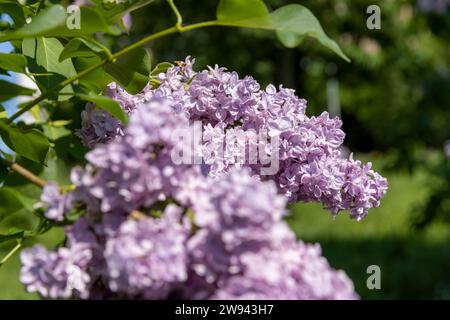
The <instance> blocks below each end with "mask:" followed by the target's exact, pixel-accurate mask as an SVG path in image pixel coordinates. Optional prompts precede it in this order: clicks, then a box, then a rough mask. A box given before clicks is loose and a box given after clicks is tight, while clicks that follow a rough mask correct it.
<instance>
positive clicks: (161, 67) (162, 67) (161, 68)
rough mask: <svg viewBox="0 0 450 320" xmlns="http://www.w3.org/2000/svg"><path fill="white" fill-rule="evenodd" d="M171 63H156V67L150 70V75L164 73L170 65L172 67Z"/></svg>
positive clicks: (155, 75)
mask: <svg viewBox="0 0 450 320" xmlns="http://www.w3.org/2000/svg"><path fill="white" fill-rule="evenodd" d="M172 66H173V64H171V63H169V62H161V63H158V64H157V65H156V67H155V68H154V69H153V70H152V72H151V73H150V75H151V76H152V77H157V76H158V75H159V74H160V73H164V72H166V71H167V69H169V68H170V67H172Z"/></svg>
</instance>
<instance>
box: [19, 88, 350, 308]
mask: <svg viewBox="0 0 450 320" xmlns="http://www.w3.org/2000/svg"><path fill="white" fill-rule="evenodd" d="M185 124H188V119H187V117H186V116H185V114H184V113H175V114H174V113H173V112H172V108H171V105H170V102H168V101H167V99H162V98H161V97H153V98H151V99H150V100H149V101H148V102H147V103H146V104H144V105H141V106H140V107H139V108H138V109H137V110H136V112H134V113H133V114H132V116H131V119H130V124H129V127H128V128H127V129H126V130H125V133H124V136H121V137H118V138H116V139H114V140H113V141H110V142H109V143H108V144H105V145H97V146H96V147H95V148H94V149H93V150H92V151H91V152H90V153H88V155H87V160H88V165H87V166H86V168H84V169H83V168H76V169H74V170H73V172H72V182H73V183H74V185H75V187H76V188H75V190H74V191H73V192H71V193H70V194H71V196H72V197H73V198H72V199H73V202H74V204H76V205H77V206H79V207H83V208H86V214H85V215H84V216H83V217H82V218H80V219H78V220H77V221H76V222H75V223H74V224H73V225H71V226H70V227H67V229H66V233H67V235H68V243H67V245H66V246H65V247H61V248H58V249H56V250H53V251H47V250H46V249H44V248H43V247H40V246H36V247H33V248H31V249H27V250H25V251H23V253H22V270H21V280H22V282H23V283H24V284H25V286H26V288H27V290H28V291H34V292H38V293H39V294H40V295H42V296H43V297H50V298H69V297H70V298H83V299H84V298H102V299H104V298H113V299H117V298H132V299H139V298H143V299H166V298H178V299H180V298H183V299H200V298H202V299H217V298H226V299H228V298H270V299H338V298H339V299H353V298H356V297H357V296H356V294H355V292H354V289H353V285H352V282H351V280H350V279H349V278H348V277H347V276H346V275H345V274H344V273H342V272H340V271H335V270H333V269H331V267H330V266H329V265H328V263H327V262H326V260H325V258H323V257H322V256H321V253H320V249H319V248H318V247H317V246H310V245H305V244H303V243H302V242H298V241H297V240H296V239H295V235H294V233H293V232H292V231H291V230H290V228H289V226H288V225H287V224H286V223H285V222H284V221H283V217H284V216H285V215H286V209H285V205H286V202H287V198H286V197H284V196H283V195H280V194H279V193H278V189H277V186H276V184H275V182H274V181H260V180H258V178H257V177H255V176H252V174H251V170H250V169H249V168H242V169H235V168H230V170H229V174H227V175H223V176H217V177H212V176H205V175H204V174H203V173H202V172H201V170H200V168H199V167H198V166H189V165H183V166H182V165H180V166H175V165H174V164H173V163H172V162H171V161H170V157H169V154H170V153H171V151H172V150H173V148H174V146H175V141H174V140H173V139H174V138H173V135H171V134H169V133H170V131H173V130H175V129H177V128H180V126H183V125H185ZM74 270H75V271H76V272H74ZM265 289H267V291H266V292H263V291H264V290H265Z"/></svg>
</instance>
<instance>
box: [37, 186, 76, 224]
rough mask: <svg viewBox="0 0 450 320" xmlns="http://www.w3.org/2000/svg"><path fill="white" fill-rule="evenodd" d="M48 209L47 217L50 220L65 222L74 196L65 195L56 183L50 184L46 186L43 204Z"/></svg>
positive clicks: (42, 195)
mask: <svg viewBox="0 0 450 320" xmlns="http://www.w3.org/2000/svg"><path fill="white" fill-rule="evenodd" d="M40 205H43V206H44V207H46V210H45V216H46V217H47V218H48V219H50V220H55V221H63V220H64V213H65V212H68V211H69V210H70V208H71V206H72V195H71V194H68V195H63V194H61V191H60V189H59V187H58V185H57V184H56V183H53V182H49V183H47V184H46V185H45V186H44V189H43V191H42V194H41V203H40Z"/></svg>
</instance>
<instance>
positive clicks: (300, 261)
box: [213, 242, 358, 300]
mask: <svg viewBox="0 0 450 320" xmlns="http://www.w3.org/2000/svg"><path fill="white" fill-rule="evenodd" d="M241 262H242V265H243V271H242V272H241V273H240V274H239V275H236V276H234V277H231V278H230V279H229V280H228V281H227V282H226V284H225V286H224V287H223V288H220V289H219V290H217V291H216V292H215V294H214V296H213V298H214V299H246V300H254V299H266V300H267V299H283V300H318V299H321V300H324V299H326V300H330V299H332V300H339V299H357V298H358V296H357V294H355V292H354V288H353V284H352V282H351V280H350V279H349V278H348V277H347V276H346V275H345V273H344V272H342V271H335V270H333V269H331V268H330V266H329V264H328V262H327V260H326V259H325V258H324V257H322V255H321V249H320V246H319V245H318V244H315V245H312V244H305V243H303V242H297V243H291V245H290V246H288V247H283V248H282V250H271V249H263V250H261V251H259V252H257V253H254V252H251V253H248V254H245V255H243V256H242V257H241Z"/></svg>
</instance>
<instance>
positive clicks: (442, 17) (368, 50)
mask: <svg viewBox="0 0 450 320" xmlns="http://www.w3.org/2000/svg"><path fill="white" fill-rule="evenodd" d="M438 2H439V1H433V0H422V1H420V0H419V1H416V0H413V1H407V0H395V1H394V0H384V1H372V0H368V1H365V0H352V1H345V0H310V1H282V0H273V1H266V4H267V5H268V6H269V7H270V8H272V9H273V8H277V7H279V6H281V5H284V4H287V3H300V4H303V5H305V6H306V7H308V8H310V9H311V11H312V12H313V13H314V14H315V15H316V16H317V17H318V19H319V20H320V21H321V23H322V26H323V27H324V29H325V31H326V32H327V34H328V35H329V36H330V37H332V38H333V39H335V40H336V41H337V42H338V43H339V44H340V46H341V47H342V49H343V50H344V52H345V53H346V54H347V55H348V56H349V57H350V59H351V60H352V62H351V63H346V62H345V61H343V60H340V59H339V58H338V57H337V56H335V55H333V54H332V53H330V52H328V51H326V50H325V49H322V48H321V47H320V46H319V45H318V44H317V43H315V42H314V41H311V40H307V41H305V43H303V44H302V45H301V46H300V47H299V48H295V49H286V48H283V47H282V46H281V45H280V44H279V43H278V42H277V40H276V39H275V37H274V36H273V35H272V34H270V33H267V32H263V31H255V30H239V29H225V28H214V29H205V30H198V31H195V32H192V33H187V34H184V35H183V36H173V37H170V38H168V39H164V40H162V41H158V42H157V43H155V44H153V45H152V46H151V47H150V49H151V51H152V53H153V56H154V63H157V62H161V61H167V60H169V61H173V60H182V59H184V57H185V56H187V55H191V56H193V57H195V58H196V59H197V68H202V67H204V66H206V65H214V64H218V65H220V66H224V67H227V68H228V69H230V70H235V71H237V72H238V73H239V74H240V75H241V76H244V75H252V76H253V77H254V78H256V79H257V80H258V81H259V82H260V83H261V84H262V85H263V86H265V85H267V84H269V83H274V84H276V85H278V84H283V85H284V86H285V87H291V88H295V89H296V90H297V94H298V95H299V96H301V97H304V98H306V99H307V100H308V105H309V107H308V114H309V115H312V114H318V113H320V112H322V111H324V110H327V106H331V107H332V109H330V111H332V112H333V113H334V114H340V115H341V117H342V119H343V122H344V130H345V132H346V134H347V138H346V142H345V145H346V147H348V148H349V149H350V150H352V151H354V152H355V153H356V156H357V158H360V159H362V160H364V161H372V162H373V164H374V167H375V169H376V170H378V171H379V172H380V173H382V174H383V175H384V176H386V177H387V178H388V180H389V190H388V194H387V196H386V197H385V199H384V200H383V201H382V204H381V207H380V208H377V209H374V210H372V211H371V212H370V214H369V216H368V217H367V218H366V219H364V220H363V221H360V222H357V221H351V220H350V219H349V218H348V215H347V213H345V212H342V213H340V214H339V215H338V217H337V218H336V219H335V220H333V218H332V217H331V215H330V214H329V213H328V212H327V211H326V210H323V209H322V208H321V207H320V205H316V204H297V205H293V206H292V208H291V211H292V215H291V216H290V217H289V219H288V220H289V223H290V224H291V225H292V227H293V228H294V230H295V231H296V233H297V235H298V237H299V238H301V239H303V240H305V241H308V242H319V243H321V245H322V248H323V252H324V255H325V256H326V257H327V258H328V259H329V261H330V264H331V265H332V266H333V267H335V268H339V269H343V270H345V271H346V272H347V274H348V275H349V276H350V277H351V278H352V279H353V281H354V283H355V286H356V289H357V291H358V293H359V294H360V295H361V297H362V298H378V299H397V298H432V299H450V272H449V270H450V246H449V244H450V223H449V221H450V159H449V158H448V157H447V156H446V155H445V153H444V144H445V143H446V141H447V140H448V139H450V102H449V101H450V41H449V40H450V7H449V6H447V7H446V6H445V5H444V7H443V9H442V8H439V7H436V4H438ZM177 3H178V5H179V8H180V11H181V12H183V15H184V17H185V21H187V22H194V21H202V20H205V19H211V18H213V17H214V8H215V6H216V4H217V2H216V1H211V0H196V1H188V0H185V1H181V0H180V1H178V2H177ZM373 4H376V5H378V6H379V7H380V9H381V30H369V29H368V28H367V27H366V19H367V17H368V14H366V9H367V7H368V6H369V5H373ZM433 5H434V7H433ZM199 8H201V9H199ZM171 19H172V16H171V13H170V10H169V9H168V7H167V5H165V3H164V1H157V2H155V3H154V4H152V5H151V6H148V7H146V8H145V9H142V10H138V11H136V12H135V13H133V28H132V29H131V32H130V35H129V37H126V36H124V37H122V38H121V39H119V41H118V42H117V43H115V44H114V45H115V46H116V47H122V46H124V45H126V44H127V43H129V42H133V41H135V40H137V39H140V38H141V37H142V36H143V35H144V34H148V33H151V32H152V31H156V30H160V29H162V28H164V27H166V26H169V25H171V24H172V23H173V21H172V20H171ZM116 49H117V48H116ZM17 223H19V224H24V225H27V224H30V223H32V221H30V218H29V217H27V216H26V215H25V214H24V215H22V216H21V215H16V216H14V220H11V221H6V222H5V223H4V224H2V225H3V227H2V228H5V229H7V228H8V225H17ZM0 231H2V230H0ZM62 238H63V235H62V232H61V230H54V231H52V232H51V233H49V234H46V235H45V236H44V237H42V238H41V239H34V240H29V243H27V245H30V244H32V243H33V242H34V241H41V242H44V243H45V244H46V245H47V246H49V247H52V246H55V245H56V244H57V243H58V242H60V241H61V240H62ZM10 247H11V246H10V245H8V246H5V245H4V246H0V256H3V255H4V254H5V252H6V251H7V250H8V249H10ZM370 265H378V266H380V268H381V289H380V290H369V289H367V286H366V280H367V277H368V276H369V275H368V274H367V273H366V269H367V267H368V266H370ZM18 272H19V260H18V256H17V255H16V256H15V257H14V258H13V259H11V260H10V261H8V263H7V264H6V265H4V266H3V267H2V268H1V269H0V298H3V299H4V298H25V299H30V298H36V296H35V295H31V294H27V293H24V291H23V287H22V286H21V285H20V283H19V280H18Z"/></svg>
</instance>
